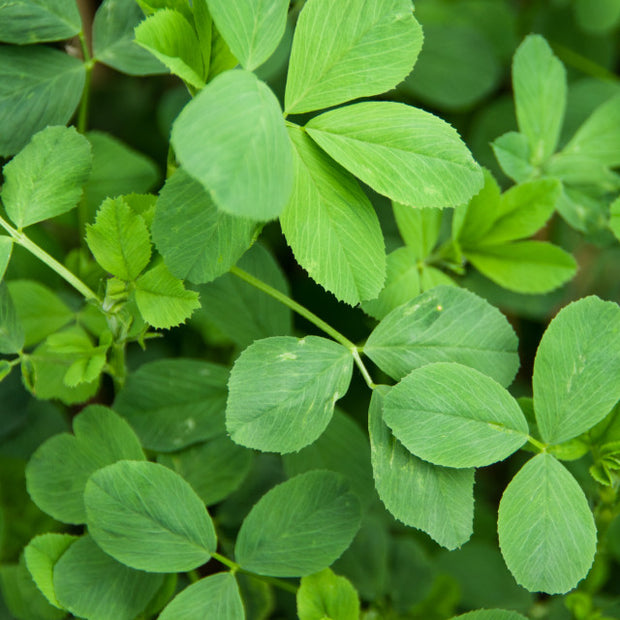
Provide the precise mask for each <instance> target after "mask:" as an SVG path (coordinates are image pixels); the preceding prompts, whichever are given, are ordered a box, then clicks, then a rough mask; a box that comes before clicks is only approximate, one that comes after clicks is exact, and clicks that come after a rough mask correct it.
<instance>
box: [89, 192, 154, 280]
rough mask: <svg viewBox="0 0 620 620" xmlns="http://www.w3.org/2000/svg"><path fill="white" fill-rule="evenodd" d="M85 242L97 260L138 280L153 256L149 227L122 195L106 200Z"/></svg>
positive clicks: (125, 277) (123, 276)
mask: <svg viewBox="0 0 620 620" xmlns="http://www.w3.org/2000/svg"><path fill="white" fill-rule="evenodd" d="M86 242H87V243H88V247H89V248H90V250H91V252H92V253H93V256H94V257H95V259H96V260H97V262H98V263H99V264H100V265H101V266H102V267H103V268H104V269H105V270H106V271H109V272H110V273H111V274H112V275H114V276H116V277H117V278H120V279H121V280H127V281H132V280H135V279H136V278H137V277H138V276H139V275H140V273H141V272H142V270H143V269H144V268H145V267H146V266H147V265H148V263H149V260H150V258H151V240H150V238H149V231H148V228H147V227H146V224H145V222H144V220H143V219H142V218H141V217H140V216H139V215H138V214H136V213H135V212H134V211H133V210H132V209H131V208H130V207H129V205H128V204H127V203H126V202H125V201H124V200H123V199H122V198H114V199H113V198H108V199H107V200H105V201H104V202H103V204H102V205H101V207H100V209H99V211H98V212H97V219H96V220H95V223H94V224H92V225H89V226H88V227H87V229H86Z"/></svg>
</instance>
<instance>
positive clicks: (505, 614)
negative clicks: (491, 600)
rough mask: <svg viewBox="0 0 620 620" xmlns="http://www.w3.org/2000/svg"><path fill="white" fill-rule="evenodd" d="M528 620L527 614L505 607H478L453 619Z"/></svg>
mask: <svg viewBox="0 0 620 620" xmlns="http://www.w3.org/2000/svg"><path fill="white" fill-rule="evenodd" d="M457 619H458V620H527V618H526V617H525V616H522V615H521V614H518V613H517V612H516V611H506V610H504V609H477V610H476V611H469V612H467V613H466V614H461V615H460V616H454V618H452V619H451V620H457Z"/></svg>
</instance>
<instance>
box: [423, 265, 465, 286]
mask: <svg viewBox="0 0 620 620" xmlns="http://www.w3.org/2000/svg"><path fill="white" fill-rule="evenodd" d="M436 286H457V284H456V282H455V281H454V280H453V279H452V278H451V277H450V276H449V275H447V274H445V273H444V272H443V271H440V270H439V269H436V268H435V267H429V266H428V265H424V264H423V265H422V266H421V268H420V290H421V291H422V292H424V291H430V290H431V289H432V288H435V287H436Z"/></svg>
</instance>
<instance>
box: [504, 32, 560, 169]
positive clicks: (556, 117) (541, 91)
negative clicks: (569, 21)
mask: <svg viewBox="0 0 620 620" xmlns="http://www.w3.org/2000/svg"><path fill="white" fill-rule="evenodd" d="M512 86H513V90H514V97H515V108H516V113H517V122H518V124H519V130H520V131H521V133H522V134H524V135H525V136H526V137H527V140H528V143H529V146H530V162H531V163H532V164H533V165H535V166H537V165H540V164H542V163H543V162H544V161H545V160H547V159H549V157H550V156H551V155H553V153H554V151H555V149H556V146H557V144H558V139H559V137H560V130H561V129H562V123H563V121H564V110H565V108H566V70H565V69H564V65H563V64H562V63H561V62H560V61H559V60H558V59H557V58H556V57H555V56H554V55H553V52H552V51H551V48H550V47H549V45H548V43H547V42H546V41H545V39H544V38H543V37H541V36H540V35H529V36H527V37H525V39H524V40H523V42H522V43H521V45H520V46H519V49H517V51H516V53H515V55H514V59H513V63H512Z"/></svg>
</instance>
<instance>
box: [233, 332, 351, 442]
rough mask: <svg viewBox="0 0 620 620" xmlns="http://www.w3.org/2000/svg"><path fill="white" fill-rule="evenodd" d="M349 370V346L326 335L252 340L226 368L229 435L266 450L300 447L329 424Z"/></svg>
mask: <svg viewBox="0 0 620 620" xmlns="http://www.w3.org/2000/svg"><path fill="white" fill-rule="evenodd" d="M352 371H353V358H352V356H351V354H350V352H349V351H348V350H347V349H345V348H344V347H343V346H342V345H340V344H337V343H335V342H333V341H331V340H327V339H325V338H320V337H318V336H308V337H306V338H302V339H301V340H299V339H297V338H292V337H287V336H283V337H277V336H276V337H273V338H265V339H264V340H258V341H256V342H255V343H254V344H252V345H250V346H249V347H248V348H247V349H246V350H245V351H244V352H243V353H242V354H241V355H240V356H239V357H238V358H237V360H236V362H235V365H234V366H233V369H232V371H231V373H230V380H229V382H228V389H229V396H228V403H227V405H226V428H227V430H228V432H229V433H230V436H231V438H232V439H233V441H235V442H236V443H239V444H241V445H243V446H246V447H248V448H255V449H258V450H262V451H267V452H280V453H282V454H284V453H287V452H295V451H297V450H300V449H301V448H303V447H304V446H307V445H308V444H310V443H312V442H313V441H315V440H316V439H318V437H319V436H320V435H321V434H322V433H323V431H324V430H325V428H326V427H327V425H328V424H329V421H330V420H331V418H332V415H333V412H334V404H335V403H336V401H337V400H338V399H339V398H342V396H344V394H345V393H346V391H347V389H348V387H349V383H350V381H351V374H352Z"/></svg>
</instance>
